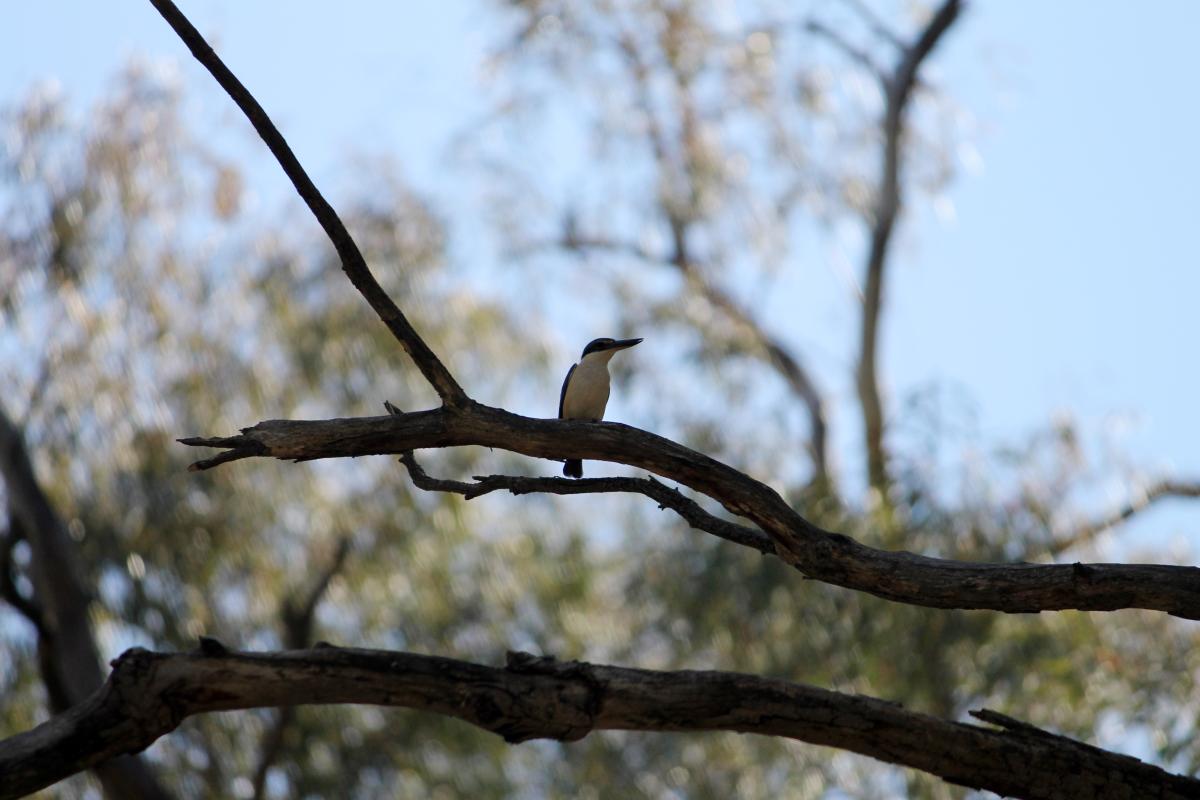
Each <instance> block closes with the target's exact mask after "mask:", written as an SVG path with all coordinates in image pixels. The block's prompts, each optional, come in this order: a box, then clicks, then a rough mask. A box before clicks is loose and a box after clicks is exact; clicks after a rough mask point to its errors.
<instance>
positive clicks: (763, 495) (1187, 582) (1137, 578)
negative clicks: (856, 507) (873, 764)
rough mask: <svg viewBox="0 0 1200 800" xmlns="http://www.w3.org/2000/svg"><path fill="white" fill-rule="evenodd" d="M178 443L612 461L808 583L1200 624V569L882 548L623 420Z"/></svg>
mask: <svg viewBox="0 0 1200 800" xmlns="http://www.w3.org/2000/svg"><path fill="white" fill-rule="evenodd" d="M180 441H181V442H182V443H183V444H187V445H192V446H206V447H221V448H226V449H232V450H234V451H236V452H242V453H245V454H246V455H248V456H249V455H253V456H265V457H269V458H280V459H298V460H311V459H317V458H345V457H354V456H364V455H382V454H395V455H399V454H401V453H404V452H406V451H409V450H420V449H424V448H436V447H460V446H467V445H477V446H481V447H491V448H500V449H504V450H509V451H511V452H514V453H520V454H523V455H527V456H532V457H536V458H547V459H555V460H562V459H564V458H584V459H588V460H590V461H591V460H594V461H612V462H616V463H620V464H627V465H629V466H632V467H637V468H640V469H645V470H648V471H649V472H652V473H654V474H656V475H658V476H660V477H662V478H666V479H667V480H670V481H675V482H677V483H679V484H682V485H684V486H687V487H688V488H690V489H693V490H694V491H697V492H700V493H701V494H705V495H707V496H708V497H710V498H712V499H713V500H715V501H716V502H718V503H720V504H721V505H722V506H723V507H724V508H725V509H726V510H727V511H729V512H730V513H731V514H735V515H738V516H742V517H745V518H747V519H749V520H750V521H751V522H753V523H754V524H755V525H757V526H758V527H759V528H760V529H762V531H763V532H764V533H766V534H767V535H768V536H770V537H771V540H772V542H773V545H774V548H775V552H776V555H778V556H779V557H780V558H782V559H783V560H784V561H785V562H786V563H788V564H790V565H792V566H793V567H795V568H796V569H797V570H799V571H800V572H802V573H803V574H804V575H805V576H806V577H809V578H812V579H815V580H819V581H823V582H825V583H830V584H833V585H836V586H842V587H845V588H848V589H855V590H858V591H865V592H869V593H870V594H874V595H877V596H879V597H883V598H886V599H889V600H895V601H898V602H904V603H911V604H914V605H920V606H927V607H932V608H961V609H971V608H986V609H993V610H997V611H1005V612H1009V613H1026V612H1037V611H1050V610H1059V609H1079V610H1088V611H1111V610H1114V609H1118V608H1147V609H1155V610H1159V611H1165V612H1167V613H1168V614H1172V615H1174V616H1178V617H1184V618H1187V619H1200V569H1197V568H1195V567H1177V566H1164V565H1150V564H987V563H971V562H961V561H949V560H945V559H938V558H928V557H925V556H919V555H915V554H912V553H907V552H897V551H886V550H876V549H874V548H870V547H866V546H865V545H862V544H859V543H858V542H856V541H854V540H853V539H850V538H849V537H847V536H844V535H842V534H838V533H831V532H829V531H825V530H823V529H821V528H820V527H818V526H817V525H814V524H813V523H811V522H809V521H808V520H806V519H804V518H803V517H802V516H800V515H799V514H797V513H796V511H795V510H794V509H792V508H791V506H789V505H788V504H787V503H786V502H785V501H784V499H783V498H782V497H780V496H779V494H778V493H777V492H776V491H775V490H774V489H772V488H770V487H769V486H766V485H764V484H762V483H759V482H758V481H756V480H754V479H752V478H750V477H749V476H747V475H745V474H743V473H741V472H739V471H737V470H735V469H733V468H732V467H730V466H728V465H726V464H723V463H721V462H719V461H717V460H716V459H713V458H710V457H709V456H706V455H704V454H702V453H698V452H696V451H694V450H691V449H689V448H687V447H684V446H683V445H680V444H677V443H676V442H673V441H671V440H669V439H665V438H663V437H661V436H656V435H655V434H652V433H648V432H646V431H642V430H638V429H637V428H633V427H630V426H628V425H622V424H619V423H612V422H583V421H579V420H547V419H531V418H529V417H522V416H519V415H517V414H512V413H510V412H508V411H504V410H503V409H499V408H492V407H490V406H485V405H481V404H478V403H472V404H471V405H469V406H467V407H466V408H464V409H462V410H460V411H454V412H452V411H448V410H446V409H434V410H430V411H418V412H414V413H409V414H401V415H398V416H397V415H390V416H383V417H360V418H353V419H335V420H323V421H322V420H317V421H299V420H271V421H267V422H261V423H259V424H258V425H255V426H254V427H252V428H246V429H245V430H243V432H242V433H241V434H240V435H238V436H230V437H216V438H192V439H181V440H180ZM214 461H215V459H210V460H209V461H200V462H197V463H196V464H193V465H192V468H194V469H205V468H207V467H209V466H212V465H213V462H214ZM463 485H464V486H469V484H463Z"/></svg>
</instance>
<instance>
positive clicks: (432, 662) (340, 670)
mask: <svg viewBox="0 0 1200 800" xmlns="http://www.w3.org/2000/svg"><path fill="white" fill-rule="evenodd" d="M326 703H368V704H374V705H384V706H398V707H405V708H411V709H417V710H421V711H427V712H432V713H435V714H443V715H446V716H450V717H455V718H457V719H460V720H463V721H465V722H468V723H470V724H472V725H475V726H478V727H480V728H482V729H484V730H487V731H491V732H492V733H495V734H497V735H499V736H502V737H504V739H505V741H508V742H510V743H517V742H524V741H528V740H530V739H555V740H559V741H564V742H572V741H576V740H579V739H582V738H583V737H584V736H587V735H588V734H589V733H591V732H592V731H598V730H636V731H660V732H675V733H680V732H693V731H736V732H739V733H755V734H761V735H764V736H779V737H786V738H790V739H795V740H798V741H802V742H809V743H812V744H819V745H827V746H830V747H837V748H841V749H844V750H849V751H852V752H855V753H860V754H862V755H866V756H870V757H872V758H876V759H879V760H881V761H886V762H889V763H892V764H901V765H904V766H908V767H912V768H914V769H919V770H923V771H925V772H928V773H931V774H933V775H937V776H939V777H941V778H943V779H944V780H946V781H949V782H951V783H955V784H960V785H963V786H969V787H973V788H979V789H989V790H991V791H993V792H996V793H998V794H1003V795H1010V796H1013V797H1025V798H1058V797H1073V798H1128V797H1139V798H1172V799H1175V798H1197V797H1200V781H1197V780H1195V779H1192V778H1187V777H1183V776H1179V775H1172V774H1170V773H1168V772H1165V771H1163V770H1162V769H1159V768H1158V767H1154V766H1151V765H1149V764H1145V763H1142V762H1141V761H1138V760H1137V759H1135V758H1131V757H1129V756H1124V755H1119V754H1116V753H1111V752H1108V751H1105V750H1101V749H1099V748H1096V747H1092V746H1090V745H1087V744H1084V743H1082V742H1077V741H1074V740H1072V739H1068V738H1066V737H1063V736H1058V735H1055V734H1053V733H1050V732H1048V731H1044V730H1041V729H1039V728H1035V727H1033V726H1032V725H1028V724H1026V723H1021V722H1019V721H1017V720H1013V719H1011V718H1009V717H1006V716H1004V715H1001V714H998V713H996V712H992V711H980V712H976V716H977V717H978V718H979V719H981V720H982V721H984V722H988V723H991V724H993V725H997V726H999V728H998V729H996V728H991V727H987V728H985V727H980V726H977V725H972V724H966V723H961V722H953V721H950V720H945V719H940V718H938V717H933V716H930V715H927V714H922V713H919V712H915V711H908V710H906V709H905V708H904V707H903V706H900V705H898V704H896V703H890V702H886V701H884V700H879V699H876V698H872V697H864V696H861V695H848V694H841V693H838V692H831V691H827V690H824V689H818V688H815V687H812V686H805V685H802V684H795V683H788V682H786V681H781V680H775V679H771V678H762V677H758V676H754V675H745V674H739V673H732V672H715V671H680V672H659V671H653V670H642V669H630V668H625V667H615V666H603V665H598V664H588V663H583V662H577V661H571V662H559V661H556V660H554V659H553V658H548V657H538V656H532V655H529V654H525V653H510V654H509V655H508V660H507V665H506V666H505V667H490V666H485V665H482V664H474V663H471V662H467V661H458V660H454V659H449V658H439V657H435V656H426V655H416V654H413V653H402V652H387V651H379V650H358V649H342V648H336V647H321V648H316V649H312V650H293V651H287V652H280V653H236V652H231V651H229V650H226V649H225V648H224V647H223V646H222V645H220V644H219V643H217V642H215V641H213V640H207V641H206V642H205V646H203V647H202V648H201V650H200V651H199V652H195V653H188V654H179V653H152V652H149V651H146V650H141V649H134V650H129V651H127V652H126V653H125V654H124V655H122V656H121V657H120V658H118V659H117V660H116V661H114V662H113V671H112V674H111V675H110V677H109V679H108V682H107V683H106V684H105V685H104V687H103V688H101V689H100V690H98V691H97V692H96V693H95V694H93V695H92V696H91V697H89V698H88V699H87V700H85V701H84V702H83V703H81V704H80V705H78V706H76V707H74V708H72V709H71V710H70V711H68V712H67V713H65V714H62V715H60V716H58V717H55V718H53V719H51V720H50V721H48V722H46V723H43V724H42V725H40V726H38V727H37V728H35V729H34V730H32V731H29V732H27V733H22V734H18V735H17V736H14V737H12V738H10V739H7V740H5V741H3V742H0V800H7V799H8V798H16V797H20V796H22V795H24V794H26V793H29V792H33V791H36V790H37V789H40V788H42V787H45V786H49V785H50V784H52V783H54V782H56V781H58V780H61V779H63V778H65V777H67V776H69V775H71V774H74V773H75V772H78V771H80V770H83V769H87V768H89V767H92V766H94V765H96V764H99V763H102V762H103V761H104V760H105V759H108V758H112V757H113V756H115V755H117V754H120V753H132V752H138V751H140V750H143V749H145V748H146V747H148V746H149V745H150V744H152V743H153V742H154V741H155V740H156V739H158V738H159V737H161V736H163V735H165V734H167V733H170V732H171V731H172V730H174V729H175V728H176V727H177V726H178V725H179V723H180V722H182V721H183V720H184V719H186V718H187V717H189V716H192V715H194V714H202V713H208V712H213V711H233V710H241V709H248V708H269V707H275V706H283V707H291V706H297V705H308V704H326Z"/></svg>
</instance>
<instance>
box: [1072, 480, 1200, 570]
mask: <svg viewBox="0 0 1200 800" xmlns="http://www.w3.org/2000/svg"><path fill="white" fill-rule="evenodd" d="M1172 497H1174V498H1196V497H1200V483H1198V482H1189V481H1176V480H1161V481H1158V482H1157V483H1153V484H1151V485H1150V486H1149V487H1148V488H1145V489H1142V490H1141V491H1140V492H1139V493H1138V494H1137V495H1136V496H1135V497H1134V498H1133V499H1132V500H1130V501H1129V502H1128V503H1126V504H1125V505H1124V506H1122V507H1121V508H1119V509H1117V510H1115V511H1113V512H1112V513H1110V514H1108V515H1107V516H1103V517H1098V518H1097V519H1094V520H1092V521H1091V522H1087V523H1085V524H1083V525H1081V526H1079V527H1078V528H1076V529H1075V530H1074V531H1072V532H1071V533H1069V534H1067V535H1065V536H1062V537H1059V538H1056V539H1055V540H1054V541H1053V542H1051V543H1050V552H1051V553H1052V554H1054V555H1057V554H1059V553H1062V552H1065V551H1067V550H1069V549H1071V548H1072V547H1076V546H1077V545H1080V544H1083V543H1084V542H1088V541H1091V540H1092V539H1094V538H1095V537H1096V536H1097V535H1099V534H1101V533H1104V531H1106V530H1108V529H1110V528H1115V527H1116V526H1117V525H1120V524H1121V523H1122V522H1126V521H1127V520H1129V519H1130V518H1131V517H1133V516H1134V515H1136V514H1138V513H1139V512H1141V511H1145V510H1146V509H1147V508H1149V507H1150V506H1152V505H1153V504H1154V503H1156V502H1157V501H1159V500H1165V499H1167V498H1172Z"/></svg>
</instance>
